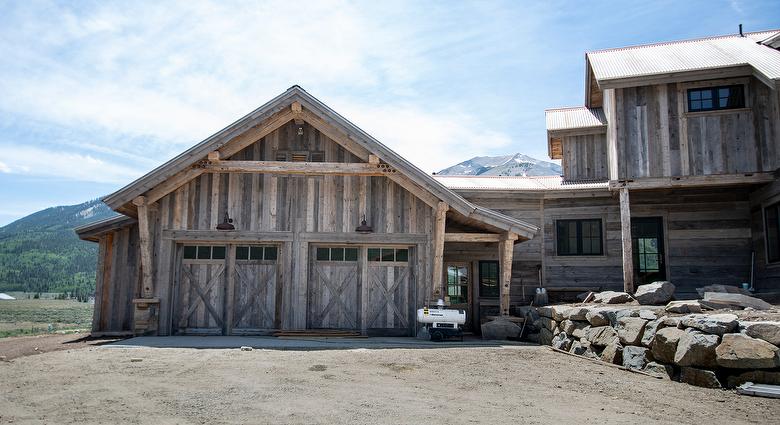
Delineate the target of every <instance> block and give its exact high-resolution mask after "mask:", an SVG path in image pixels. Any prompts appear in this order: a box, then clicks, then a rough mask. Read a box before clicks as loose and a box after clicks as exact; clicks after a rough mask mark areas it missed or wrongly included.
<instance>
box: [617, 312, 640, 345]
mask: <svg viewBox="0 0 780 425" xmlns="http://www.w3.org/2000/svg"><path fill="white" fill-rule="evenodd" d="M646 324H647V321H646V320H645V319H640V318H639V317H621V318H620V319H618V321H617V326H616V329H617V335H618V338H619V339H620V342H621V343H622V344H623V345H639V341H641V339H642V333H643V332H644V330H645V325H646Z"/></svg>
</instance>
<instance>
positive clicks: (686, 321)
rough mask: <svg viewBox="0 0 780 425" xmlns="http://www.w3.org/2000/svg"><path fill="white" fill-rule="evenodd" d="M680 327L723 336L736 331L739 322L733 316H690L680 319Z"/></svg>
mask: <svg viewBox="0 0 780 425" xmlns="http://www.w3.org/2000/svg"><path fill="white" fill-rule="evenodd" d="M680 325H681V326H684V327H688V328H695V329H698V330H700V331H702V332H706V333H708V334H715V335H723V334H726V333H730V332H733V331H734V330H735V329H737V326H738V325H739V322H738V321H737V316H735V315H733V314H691V315H690V316H685V317H683V318H681V319H680Z"/></svg>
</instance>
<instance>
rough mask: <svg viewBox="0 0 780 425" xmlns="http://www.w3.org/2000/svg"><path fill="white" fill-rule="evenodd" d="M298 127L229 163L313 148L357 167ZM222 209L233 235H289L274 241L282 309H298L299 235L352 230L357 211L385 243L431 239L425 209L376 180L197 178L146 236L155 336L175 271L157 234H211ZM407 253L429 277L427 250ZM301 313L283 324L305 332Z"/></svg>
mask: <svg viewBox="0 0 780 425" xmlns="http://www.w3.org/2000/svg"><path fill="white" fill-rule="evenodd" d="M297 129H298V126H297V125H296V124H295V123H294V121H290V122H289V123H288V124H286V125H284V126H282V127H281V128H279V129H278V130H276V131H274V132H272V133H271V134H269V135H268V136H266V137H265V138H264V139H262V140H260V141H259V142H257V143H255V144H252V145H250V146H249V147H247V148H245V149H243V150H242V151H240V152H238V153H236V154H235V155H234V156H232V157H231V158H229V159H233V160H276V156H277V153H279V152H282V151H285V152H300V151H309V152H312V151H316V152H323V153H324V161H326V162H360V159H359V158H358V157H356V156H355V155H353V154H351V153H350V152H348V151H347V150H345V149H344V148H343V147H341V146H340V145H338V144H337V143H336V142H334V141H333V140H331V139H330V138H328V137H327V136H325V135H324V134H322V133H320V132H319V131H318V130H316V129H315V128H314V127H312V126H310V125H309V124H304V126H303V135H302V136H299V135H298V134H297ZM226 212H227V213H228V215H229V216H230V218H232V219H233V220H234V221H233V225H235V227H236V230H238V231H284V232H293V235H294V236H293V238H294V239H293V241H292V242H287V243H281V244H280V246H281V250H280V255H281V257H280V261H281V262H282V265H281V267H280V270H281V271H280V278H279V280H280V282H281V284H282V286H283V288H284V289H283V297H284V302H283V303H282V305H283V306H298V305H301V303H303V305H304V306H305V302H306V295H307V288H306V281H307V276H308V274H307V273H306V270H307V268H308V264H307V263H308V260H307V259H308V253H309V250H308V243H307V242H306V241H304V240H302V238H301V237H300V235H301V234H302V233H304V232H323V233H333V234H334V235H335V234H341V233H354V231H355V228H356V227H357V226H358V225H359V224H360V221H361V219H362V217H363V215H364V214H365V217H366V221H367V222H368V223H369V224H370V225H371V226H373V228H374V233H385V234H387V242H386V243H390V244H391V243H393V242H394V241H393V236H394V235H401V234H410V233H412V234H427V235H430V234H431V233H432V227H433V223H432V221H433V210H432V208H431V207H430V206H428V205H427V204H426V203H424V202H423V201H421V200H419V199H418V198H416V197H415V196H414V195H412V194H411V193H410V192H408V191H407V190H406V189H404V188H402V187H401V186H399V185H397V184H396V183H394V182H393V181H391V180H390V179H388V178H386V177H382V176H368V177H366V176H285V175H270V174H262V175H261V174H249V173H246V174H238V173H207V174H203V175H201V176H199V177H197V178H195V179H194V180H192V181H190V182H189V183H186V184H184V185H183V186H181V187H180V188H179V189H177V190H175V191H174V192H172V193H170V194H168V195H166V196H164V197H163V198H161V199H160V200H159V201H158V209H157V212H156V213H155V214H156V215H155V217H156V219H155V221H153V223H154V226H155V227H154V228H153V232H154V235H155V236H154V240H155V251H154V252H155V256H154V258H155V260H154V261H155V281H156V282H157V283H156V285H155V288H156V291H157V294H156V295H157V296H158V297H160V299H161V302H162V304H161V306H160V331H161V333H163V334H164V333H165V332H167V330H168V328H169V327H170V325H168V323H170V318H171V308H172V306H171V305H170V301H169V300H170V299H171V297H172V292H171V290H170V288H171V287H172V284H173V283H174V280H175V273H176V271H175V267H174V266H173V265H172V263H173V261H174V256H175V255H174V249H175V243H174V242H172V241H170V240H164V239H163V238H162V230H163V229H172V230H185V229H186V230H214V229H215V226H216V225H217V224H218V223H220V222H222V220H223V217H224V215H225V213H226ZM334 240H335V239H334ZM414 251H415V252H416V255H415V256H414V258H413V259H410V261H413V262H416V265H417V267H418V272H416V273H415V276H417V275H420V276H428V273H430V271H429V270H428V264H429V259H428V254H427V253H429V252H431V250H430V249H416V250H414ZM290 255H292V256H294V260H291V259H290ZM428 284H429V279H418V281H417V282H416V283H415V286H416V288H417V291H418V296H419V297H420V298H419V299H423V298H424V297H425V296H426V293H427V292H430V290H429V289H426V288H427V286H426V285H428ZM288 309H289V307H288ZM305 312H306V311H305V307H304V308H298V307H296V310H295V311H291V310H288V311H283V312H282V325H283V327H286V328H302V327H305V325H306V316H305Z"/></svg>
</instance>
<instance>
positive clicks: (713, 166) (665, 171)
mask: <svg viewBox="0 0 780 425" xmlns="http://www.w3.org/2000/svg"><path fill="white" fill-rule="evenodd" d="M741 82H742V83H745V93H746V104H745V106H746V107H745V108H742V109H733V110H722V111H709V112H693V113H689V112H687V89H689V88H695V87H699V86H700V85H699V84H692V83H684V84H683V83H680V84H661V85H653V86H641V87H631V88H623V89H615V105H614V107H615V111H614V113H613V112H611V111H609V118H610V119H611V121H610V123H609V126H610V128H611V129H612V128H613V127H614V130H613V131H615V133H616V152H615V154H616V155H617V167H618V170H617V171H618V178H620V179H630V178H640V177H664V176H688V175H690V176H700V175H709V174H735V173H745V172H760V171H773V170H774V169H776V168H777V167H778V166H780V160H779V159H778V156H780V113H779V112H778V95H777V93H775V92H773V91H772V90H770V89H769V88H768V87H767V86H766V85H764V84H763V83H761V82H759V81H758V80H756V79H755V78H749V79H747V78H746V79H735V80H724V81H719V82H713V83H712V84H713V85H721V84H722V85H728V84H738V83H741ZM702 84H704V83H702ZM611 106H612V105H611V104H610V106H609V107H611Z"/></svg>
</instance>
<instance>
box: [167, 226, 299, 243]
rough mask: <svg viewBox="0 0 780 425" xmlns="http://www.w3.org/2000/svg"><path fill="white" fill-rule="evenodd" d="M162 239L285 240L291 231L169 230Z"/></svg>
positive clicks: (193, 240) (288, 239)
mask: <svg viewBox="0 0 780 425" xmlns="http://www.w3.org/2000/svg"><path fill="white" fill-rule="evenodd" d="M162 237H163V239H167V240H176V241H181V242H183V241H188V242H199V241H204V242H215V243H216V242H241V241H247V242H250V241H252V242H254V241H264V242H285V241H291V240H292V239H293V234H292V232H247V231H243V230H231V231H221V230H171V229H165V230H163V232H162Z"/></svg>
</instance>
